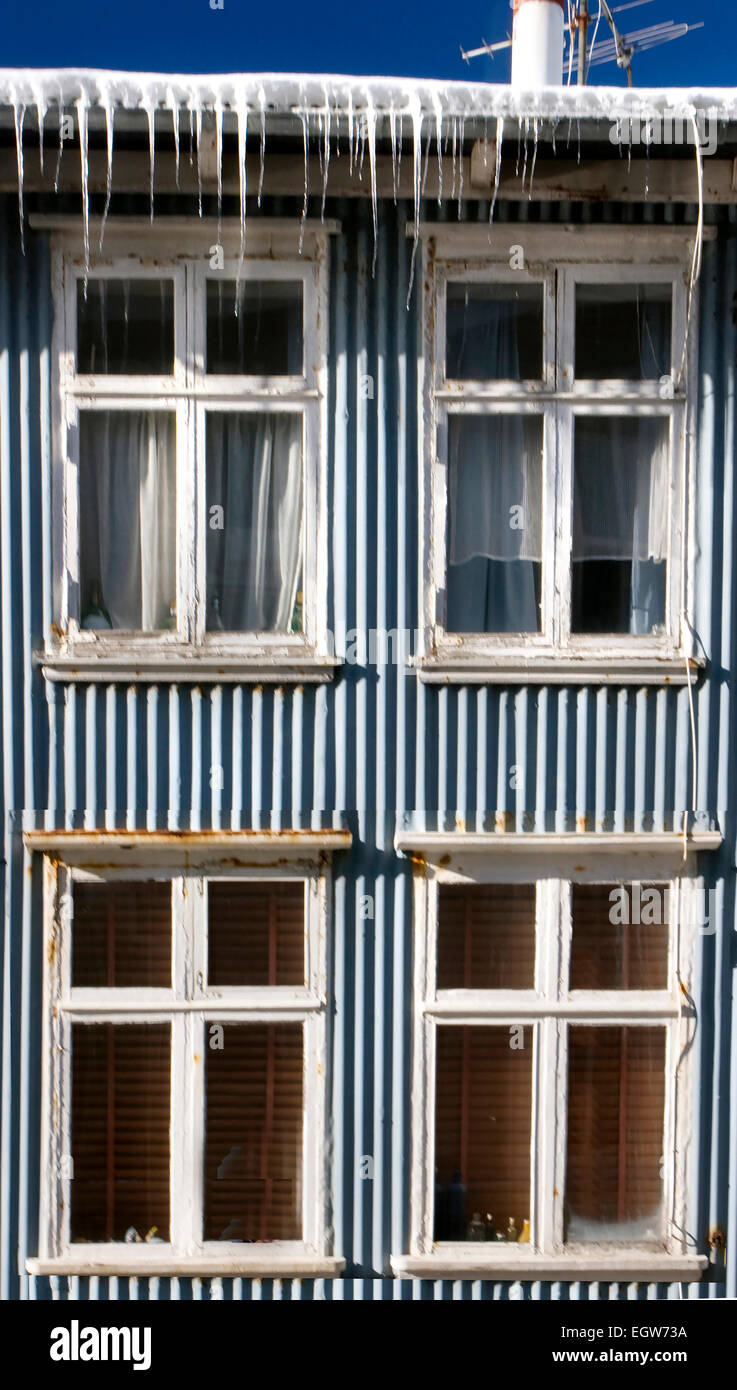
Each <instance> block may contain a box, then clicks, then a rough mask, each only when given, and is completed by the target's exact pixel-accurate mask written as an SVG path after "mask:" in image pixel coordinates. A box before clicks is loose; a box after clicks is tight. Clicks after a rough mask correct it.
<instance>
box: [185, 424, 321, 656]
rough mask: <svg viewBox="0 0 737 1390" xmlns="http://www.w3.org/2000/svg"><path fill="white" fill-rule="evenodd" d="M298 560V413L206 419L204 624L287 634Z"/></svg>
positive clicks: (299, 494)
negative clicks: (205, 603) (205, 613)
mask: <svg viewBox="0 0 737 1390" xmlns="http://www.w3.org/2000/svg"><path fill="white" fill-rule="evenodd" d="M301 559H302V416H301V415H298V414H286V413H281V412H280V413H278V414H277V413H276V412H275V413H272V414H269V415H267V414H259V415H256V414H251V413H248V414H246V413H236V412H227V413H225V412H222V413H217V412H213V411H209V412H208V415H207V626H208V629H209V630H211V631H217V630H218V629H225V631H230V632H245V631H248V632H288V631H289V630H290V627H291V623H292V616H293V614H294V612H295V602H296V600H297V590H298V586H299V576H300V566H301Z"/></svg>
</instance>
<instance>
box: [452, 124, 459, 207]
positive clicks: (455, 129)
mask: <svg viewBox="0 0 737 1390" xmlns="http://www.w3.org/2000/svg"><path fill="white" fill-rule="evenodd" d="M457 140H458V121H457V119H456V117H455V116H454V117H453V125H452V129H451V136H450V171H451V185H450V196H451V198H455V197H456V194H457V190H456V143H457Z"/></svg>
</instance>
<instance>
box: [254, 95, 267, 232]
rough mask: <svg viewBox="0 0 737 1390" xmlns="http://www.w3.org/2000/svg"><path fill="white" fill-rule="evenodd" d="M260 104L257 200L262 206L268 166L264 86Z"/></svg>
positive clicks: (259, 96) (259, 99) (259, 100)
mask: <svg viewBox="0 0 737 1390" xmlns="http://www.w3.org/2000/svg"><path fill="white" fill-rule="evenodd" d="M258 104H259V108H260V111H261V144H260V165H259V171H258V194H257V197H256V202H257V203H258V206H259V207H261V192H262V190H263V186H264V169H265V167H266V93H265V91H264V89H263V87H259V89H258Z"/></svg>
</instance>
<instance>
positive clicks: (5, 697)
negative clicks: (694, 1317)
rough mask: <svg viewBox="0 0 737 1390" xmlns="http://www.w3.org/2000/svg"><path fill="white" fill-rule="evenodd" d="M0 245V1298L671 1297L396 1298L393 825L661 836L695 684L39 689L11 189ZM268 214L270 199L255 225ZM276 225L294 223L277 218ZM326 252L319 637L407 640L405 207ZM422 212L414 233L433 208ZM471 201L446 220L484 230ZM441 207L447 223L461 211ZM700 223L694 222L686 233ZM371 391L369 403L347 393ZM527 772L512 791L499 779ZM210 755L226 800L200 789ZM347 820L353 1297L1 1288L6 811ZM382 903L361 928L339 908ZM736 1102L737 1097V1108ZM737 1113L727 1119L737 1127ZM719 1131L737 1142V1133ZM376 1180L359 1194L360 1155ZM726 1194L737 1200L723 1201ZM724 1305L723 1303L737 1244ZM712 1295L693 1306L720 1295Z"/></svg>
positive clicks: (716, 659) (725, 420)
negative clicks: (423, 820)
mask: <svg viewBox="0 0 737 1390" xmlns="http://www.w3.org/2000/svg"><path fill="white" fill-rule="evenodd" d="M6 203H7V206H6V207H5V208H4V209H3V211H4V214H5V215H4V218H3V225H4V226H5V227H6V228H8V227H9V229H10V230H9V231H6V232H5V234H4V236H3V237H2V239H0V551H1V555H0V560H1V570H0V573H1V577H2V600H1V608H0V614H1V621H2V631H1V633H0V650H1V653H2V731H3V749H4V762H3V780H2V799H3V811H4V827H5V833H4V846H5V853H4V863H3V892H4V928H3V930H4V936H3V1001H2V1009H3V1034H2V1047H3V1052H2V1131H1V1144H2V1148H1V1151H0V1152H1V1157H2V1169H1V1205H0V1220H1V1221H2V1232H3V1244H2V1263H1V1265H0V1272H1V1275H2V1288H1V1292H2V1294H3V1295H4V1296H8V1295H10V1296H13V1297H15V1296H18V1295H19V1294H20V1296H25V1297H35V1298H47V1297H51V1296H54V1297H62V1298H63V1297H72V1298H76V1297H82V1298H108V1297H115V1298H126V1297H131V1298H138V1297H152V1298H154V1297H155V1298H176V1297H183V1298H221V1297H222V1298H231V1297H232V1298H259V1297H261V1298H273V1299H289V1298H308V1299H309V1298H314V1299H323V1298H327V1299H330V1298H334V1299H339V1298H346V1299H357V1298H421V1299H424V1298H442V1299H447V1298H464V1299H466V1298H468V1299H474V1298H500V1297H501V1298H506V1297H510V1296H511V1297H513V1298H514V1297H531V1298H567V1297H571V1298H581V1297H583V1298H586V1297H588V1298H601V1297H604V1298H606V1297H614V1298H618V1297H627V1298H633V1297H666V1296H669V1297H674V1296H678V1293H679V1290H678V1289H677V1288H676V1287H674V1286H664V1285H616V1284H614V1285H599V1284H590V1285H577V1284H560V1285H558V1284H527V1285H524V1286H521V1285H509V1284H495V1283H491V1282H488V1283H487V1282H484V1283H478V1282H471V1281H463V1282H458V1283H453V1282H447V1281H436V1282H435V1283H431V1282H429V1281H415V1282H412V1281H395V1280H392V1279H391V1278H390V1277H389V1276H390V1268H389V1256H390V1254H391V1253H393V1252H396V1253H400V1252H402V1251H404V1250H406V1248H407V1239H408V1203H409V1197H408V1187H409V1148H410V1135H409V1086H410V1039H411V1032H410V1023H411V1020H410V999H411V965H412V938H411V928H412V923H411V916H410V896H411V894H410V886H411V878H410V874H409V870H408V866H407V865H406V863H405V862H404V861H403V860H401V859H400V858H398V857H397V856H396V855H395V853H394V851H393V849H392V842H393V835H394V829H395V824H396V819H397V815H398V814H401V813H403V812H405V811H417V812H419V813H421V814H427V815H429V816H432V817H435V816H436V815H440V816H443V817H444V816H446V815H450V816H452V817H455V815H456V814H457V815H459V816H461V817H463V818H464V819H466V820H469V821H473V820H474V818H475V817H476V816H481V815H482V814H483V813H484V812H488V811H491V812H494V811H504V812H509V813H510V814H511V817H512V818H513V820H514V822H515V824H516V825H517V827H518V828H519V829H543V828H552V827H555V828H557V829H564V828H571V829H572V828H575V827H576V826H577V825H578V826H580V825H581V823H582V819H581V818H585V819H586V823H587V824H588V825H590V826H592V827H593V826H594V825H595V826H597V827H602V828H612V829H630V828H634V829H641V828H642V829H649V828H652V829H659V828H667V827H669V826H670V825H671V824H673V823H674V822H675V823H676V824H680V820H681V817H682V814H683V811H684V810H685V809H686V808H688V807H690V805H691V786H690V778H691V752H690V733H689V711H688V694H687V691H686V690H685V689H675V688H664V689H662V690H658V691H651V690H638V689H619V690H618V689H597V688H595V687H591V688H589V689H579V688H570V689H569V688H550V689H537V688H534V687H531V688H517V689H509V690H505V689H504V688H499V687H493V686H492V687H488V688H484V687H469V688H463V687H460V688H454V689H443V688H440V689H438V688H434V687H426V686H425V687H423V686H421V685H419V684H418V682H417V680H416V678H415V677H414V676H413V675H411V674H407V673H406V672H405V670H404V669H403V668H402V667H401V666H398V665H381V666H378V667H376V666H373V667H372V666H357V665H349V666H346V667H345V668H344V669H343V670H342V671H341V672H340V673H339V675H338V676H337V678H336V680H335V681H334V683H333V684H331V685H329V686H323V687H309V686H307V687H305V688H303V689H295V688H290V687H285V688H284V689H268V688H265V689H259V688H254V687H251V686H243V687H240V686H223V687H216V686H215V687H213V686H202V687H200V688H196V687H192V686H185V685H183V686H181V687H180V688H177V687H175V686H164V685H159V686H146V685H139V686H131V687H123V686H113V685H111V686H108V687H105V686H97V687H94V686H84V685H82V684H80V685H73V684H70V685H67V686H57V687H53V686H48V687H45V685H44V682H43V680H42V678H41V677H40V676H39V675H38V674H34V671H33V666H32V648H33V647H38V646H39V645H40V644H41V641H42V633H43V626H44V622H45V621H47V620H48V612H49V609H48V602H49V598H48V596H49V594H50V573H49V568H48V563H49V562H48V554H47V551H46V550H45V548H44V546H43V544H42V538H43V536H44V534H45V533H46V531H47V522H48V497H49V477H50V447H49V411H50V405H49V373H50V369H51V362H50V324H51V305H50V299H49V274H48V248H47V246H46V244H45V240H44V238H43V236H42V235H40V234H27V253H26V256H25V259H24V258H22V257H21V256H20V255H19V252H18V249H17V246H16V242H17V234H16V231H15V226H14V221H13V219H14V218H15V214H16V209H15V205H14V203H13V202H12V200H6ZM282 210H287V209H286V208H284V207H283V205H279V206H278V207H271V208H269V207H267V206H266V205H264V208H263V212H264V214H265V215H267V216H268V215H270V214H271V215H274V213H275V212H279V211H282ZM288 210H289V211H290V212H293V211H294V210H295V209H294V208H289V209H288ZM327 213H328V215H329V216H332V217H337V218H339V219H340V220H341V222H342V233H341V235H340V236H338V237H335V238H331V242H332V267H331V284H330V388H329V389H330V412H329V413H330V450H329V453H330V460H329V466H330V478H329V493H330V524H331V547H332V549H331V557H332V572H331V580H330V592H331V600H330V602H331V612H330V625H331V627H332V628H333V629H334V630H336V629H339V627H340V625H341V623H344V624H345V626H346V628H357V629H371V628H376V629H379V630H382V629H384V630H388V629H392V628H399V629H403V628H409V629H414V628H416V627H417V625H418V594H417V547H418V534H417V516H418V502H417V496H418V487H417V381H416V354H417V318H418V294H417V290H418V287H419V286H418V281H419V277H416V283H415V292H414V294H413V298H412V302H411V306H410V309H409V311H407V310H406V308H405V299H406V293H407V285H408V279H409V270H410V255H411V243H410V242H408V240H407V238H406V235H405V226H406V223H407V221H408V220H410V219H411V216H412V210H411V208H410V207H409V206H408V205H403V206H399V207H398V208H396V209H395V208H393V207H392V206H388V207H386V208H383V209H382V213H381V219H380V238H379V249H378V257H377V265H376V275H375V278H373V279H372V276H371V259H372V231H371V212H370V206H367V205H366V204H365V203H363V202H362V201H361V202H359V201H358V200H347V201H346V202H343V203H336V204H334V205H330V204H329V205H328V208H327ZM433 213H434V210H429V213H428V215H433ZM486 213H487V209H486V208H484V207H480V208H479V209H478V210H476V209H475V208H474V207H470V208H469V209H467V210H465V212H464V215H465V216H466V217H468V218H469V219H470V218H475V217H477V216H478V217H479V218H483V217H485V216H486ZM438 215H442V216H444V217H445V216H447V217H449V218H450V217H453V218H454V217H455V216H456V208H455V205H453V207H452V208H450V209H442V210H440V211H439V213H438ZM643 215H644V217H645V218H646V220H648V221H652V222H656V221H657V220H658V219H657V214H656V212H655V210H654V209H649V208H647V209H645V210H644V212H643V210H639V211H638V210H632V209H629V210H627V209H618V208H597V207H594V208H579V207H576V208H574V207H572V206H569V205H566V204H561V205H558V206H557V207H541V206H540V205H535V204H532V203H530V204H527V203H525V204H522V205H519V206H504V207H502V208H501V209H500V216H501V217H502V219H504V218H507V219H509V220H515V221H519V220H524V219H525V218H527V217H529V218H530V220H532V219H533V218H534V220H536V221H537V220H546V219H548V218H549V219H550V220H554V221H561V222H572V221H577V220H583V221H585V222H588V221H593V220H605V221H617V220H620V219H631V220H639V219H640V218H642V217H643ZM681 216H686V217H688V218H689V219H692V218H693V217H694V216H695V212H694V210H693V209H686V210H685V211H684V210H681V211H680V212H679V217H681ZM720 226H721V233H720V237H719V240H718V241H717V242H715V243H711V244H709V245H708V246H707V248H706V252H705V262H704V271H703V277H702V291H701V333H700V337H701V359H700V404H699V424H698V430H699V447H698V482H697V519H696V526H697V543H698V554H699V560H698V568H697V598H696V612H695V626H696V629H697V631H698V634H699V636H700V638H701V640H702V641H703V644H704V647H705V648H706V650H707V652H708V654H709V656H710V658H711V661H712V665H711V668H710V672H709V678H708V679H707V680H706V681H705V682H704V683H703V684H702V687H701V688H700V689H699V692H698V694H697V697H696V712H697V737H698V752H699V757H698V783H697V804H698V808H699V810H700V811H703V812H704V813H706V814H708V815H711V816H714V817H716V818H717V820H718V823H719V826H720V828H721V829H722V831H723V832H724V834H725V843H724V847H723V850H722V851H721V853H720V855H719V856H717V857H716V858H714V859H711V858H710V859H709V862H708V863H706V864H705V865H704V871H705V873H707V874H708V875H709V878H708V882H709V884H710V885H713V886H714V887H715V888H716V890H717V893H718V903H719V907H720V911H721V912H722V914H723V920H722V924H721V927H720V930H719V932H718V934H717V935H716V936H715V937H705V938H704V939H703V962H702V971H701V991H700V997H699V999H698V1001H697V1002H698V1006H699V1029H698V1034H697V1048H698V1050H699V1108H700V1119H701V1135H700V1143H699V1171H698V1181H697V1185H696V1189H695V1191H694V1205H693V1223H692V1226H693V1229H694V1230H697V1231H698V1233H699V1238H700V1240H702V1241H703V1240H704V1239H705V1236H706V1233H707V1231H708V1229H709V1228H710V1226H713V1225H717V1224H721V1225H724V1226H726V1227H727V1229H728V1230H729V1231H734V1230H735V1229H736V1227H735V1220H734V1218H735V1217H736V1216H737V1211H735V1201H736V1200H737V1198H736V1196H735V1193H736V1191H737V1188H736V1187H735V1185H734V1184H733V1186H732V1189H731V1191H730V1188H729V1181H728V1179H729V1172H730V1166H731V1168H732V1169H734V1167H735V1164H736V1163H737V1028H736V1027H735V1012H734V998H733V995H734V987H735V979H734V977H735V969H734V964H733V956H734V923H735V912H734V894H735V874H734V867H733V866H734V864H735V833H736V827H735V790H734V782H733V780H731V779H730V778H729V770H730V769H731V768H732V767H733V766H735V751H736V750H735V739H736V738H737V723H736V721H735V718H734V715H733V713H732V709H731V694H732V681H733V676H732V675H731V674H730V668H731V666H732V664H733V653H734V642H735V636H736V634H735V621H736V618H737V614H736V613H735V602H734V600H735V597H737V594H736V591H735V570H734V540H733V493H734V464H735V436H734V418H735V416H734V392H735V371H736V366H735V363H736V360H737V329H736V328H735V322H734V317H735V315H734V312H733V309H732V299H733V295H734V293H735V290H737V275H736V271H737V241H736V240H735V237H736V236H737V216H736V215H735V214H734V213H733V212H731V211H730V212H729V213H725V214H723V215H722V218H721V223H720ZM367 375H370V376H372V377H373V378H374V394H373V399H371V398H370V396H368V398H366V396H367V393H366V392H365V391H364V390H362V389H361V385H360V378H361V377H365V376H367ZM513 764H514V765H516V766H517V767H518V768H522V769H523V775H522V776H521V777H520V778H519V779H518V787H517V790H516V791H510V790H509V781H510V779H509V776H508V771H509V768H510V767H511V766H512V765H513ZM213 765H218V766H222V768H223V769H224V786H223V788H222V790H221V791H217V790H213V789H212V787H211V782H214V784H215V786H217V778H211V776H210V769H211V767H212V766H213ZM313 809H316V810H327V811H328V812H332V811H343V812H345V813H346V815H347V821H348V824H349V825H350V826H351V828H352V830H353V832H354V841H355V843H354V849H353V850H352V852H351V854H350V855H348V856H343V855H341V856H338V857H337V858H336V862H335V873H334V919H333V920H334V932H333V944H332V969H331V986H332V992H333V999H334V1005H335V1009H334V1014H333V1034H332V1038H331V1086H332V1097H333V1100H332V1134H331V1137H330V1142H331V1150H332V1154H333V1159H334V1176H333V1183H334V1223H335V1249H336V1251H338V1252H340V1253H342V1254H344V1255H345V1257H346V1260H347V1268H346V1279H345V1280H339V1281H336V1282H335V1283H334V1284H331V1283H329V1282H327V1283H322V1282H321V1281H310V1280H305V1281H289V1280H284V1281H268V1280H264V1281H257V1280H256V1281H252V1282H249V1281H246V1280H227V1279H224V1280H222V1281H219V1280H202V1281H201V1280H191V1281H187V1280H154V1279H152V1280H144V1279H138V1280H125V1279H120V1280H117V1281H116V1280H110V1281H108V1280H104V1279H100V1280H98V1281H96V1280H94V1279H91V1280H48V1279H37V1280H33V1281H30V1280H28V1279H27V1278H26V1277H23V1278H20V1279H19V1273H18V1271H19V1267H20V1268H21V1269H22V1267H23V1260H24V1259H25V1256H26V1254H28V1253H30V1254H33V1253H35V1250H36V1236H37V1229H36V1224H37V1217H36V1212H37V1204H38V1196H37V1194H38V1170H39V1151H38V1145H39V1113H40V1079H39V1078H40V1060H41V1059H40V1024H39V1018H40V1013H39V1010H40V981H41V968H42V962H41V952H40V940H41V911H40V892H39V884H38V874H37V873H36V872H34V871H33V868H32V866H31V864H30V863H29V862H28V861H27V859H26V858H25V857H24V852H23V848H22V843H21V839H20V835H19V828H20V812H21V811H23V810H34V811H35V812H36V813H37V814H39V816H41V815H42V816H43V821H44V823H45V824H46V825H47V826H58V827H61V826H71V825H72V824H78V825H84V826H86V827H90V828H91V827H106V826H113V825H127V826H129V827H131V828H132V827H140V828H154V827H170V828H177V827H183V828H193V829H197V828H200V827H202V828H205V827H209V826H213V827H218V826H226V827H227V826H231V825H232V826H233V827H238V826H240V825H243V826H249V825H250V826H258V825H274V826H282V825H283V826H288V825H290V824H292V825H299V824H300V823H303V824H304V823H306V822H307V821H308V819H309V815H310V813H311V812H312V810H313ZM365 894H370V895H371V896H372V897H373V898H374V918H373V920H363V918H362V917H361V915H360V913H359V910H358V904H359V900H360V899H361V898H362V897H363V895H365ZM730 1098H731V1099H732V1105H731V1107H730ZM730 1115H731V1118H730ZM730 1125H731V1126H732V1128H731V1129H730ZM367 1155H370V1156H371V1157H372V1158H373V1179H365V1178H362V1176H361V1173H362V1171H363V1170H364V1169H365V1165H362V1164H361V1159H362V1158H363V1157H364V1156H367ZM730 1204H731V1205H730ZM728 1253H729V1260H730V1268H729V1271H728V1283H727V1286H726V1287H727V1288H728V1290H729V1291H730V1292H731V1293H732V1294H734V1293H735V1292H737V1281H736V1275H735V1271H736V1269H737V1260H736V1259H735V1243H734V1241H730V1242H729V1244H728ZM724 1291H725V1285H724V1284H723V1283H721V1284H720V1283H717V1282H711V1283H705V1284H703V1285H701V1286H700V1287H699V1288H698V1289H695V1288H693V1287H690V1288H684V1290H683V1292H684V1294H685V1296H689V1297H694V1296H700V1295H703V1294H708V1293H712V1294H716V1293H722V1294H723V1293H724Z"/></svg>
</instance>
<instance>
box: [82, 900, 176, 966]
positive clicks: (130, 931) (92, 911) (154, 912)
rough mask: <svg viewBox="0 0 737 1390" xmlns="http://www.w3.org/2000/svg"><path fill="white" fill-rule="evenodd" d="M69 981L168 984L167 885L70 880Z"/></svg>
mask: <svg viewBox="0 0 737 1390" xmlns="http://www.w3.org/2000/svg"><path fill="white" fill-rule="evenodd" d="M72 985H73V986H74V987H75V988H85V987H86V988H90V989H91V988H101V987H105V986H107V987H113V986H117V987H118V988H126V987H129V988H135V987H136V986H150V987H154V986H156V987H158V988H161V989H167V988H169V987H170V986H171V884H170V883H162V882H155V881H145V882H141V881H138V882H135V883H134V882H126V883H75V885H74V924H73V929H72Z"/></svg>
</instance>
